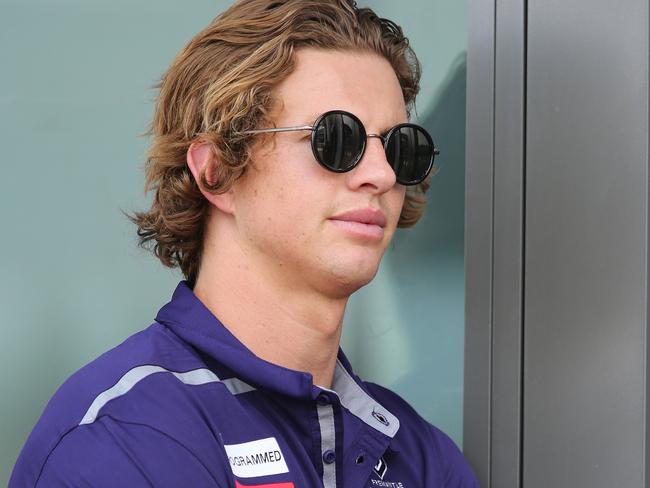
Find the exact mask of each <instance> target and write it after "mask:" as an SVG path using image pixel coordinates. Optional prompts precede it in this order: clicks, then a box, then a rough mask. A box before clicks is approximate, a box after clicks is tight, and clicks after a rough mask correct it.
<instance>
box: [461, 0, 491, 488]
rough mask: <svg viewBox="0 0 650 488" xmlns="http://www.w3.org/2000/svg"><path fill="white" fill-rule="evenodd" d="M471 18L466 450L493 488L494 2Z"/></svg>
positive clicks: (476, 1)
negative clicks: (491, 430) (491, 411)
mask: <svg viewBox="0 0 650 488" xmlns="http://www.w3.org/2000/svg"><path fill="white" fill-rule="evenodd" d="M468 15H469V18H468V32H469V39H468V49H467V125H466V165H467V167H466V173H465V202H466V204H465V387H464V416H463V417H464V419H463V450H464V452H465V456H466V457H467V459H468V461H469V463H470V464H471V466H472V467H473V468H474V471H475V472H476V475H477V477H478V479H479V482H480V483H481V486H482V487H483V488H489V478H490V377H491V357H490V352H491V349H490V343H491V340H492V333H491V329H492V321H491V315H492V312H491V310H492V309H491V303H492V298H491V295H492V176H493V132H492V131H493V122H494V112H493V101H494V100H493V94H494V91H493V90H494V84H493V82H494V0H470V1H469V12H468Z"/></svg>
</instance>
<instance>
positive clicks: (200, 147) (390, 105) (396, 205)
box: [10, 0, 477, 488]
mask: <svg viewBox="0 0 650 488" xmlns="http://www.w3.org/2000/svg"><path fill="white" fill-rule="evenodd" d="M418 81H419V67H418V64H417V60H416V59H415V57H414V55H413V54H412V51H411V50H410V48H409V47H408V42H407V41H406V39H405V38H404V37H403V35H402V33H401V29H399V28H398V27H397V26H396V25H395V24H393V23H391V22H389V21H385V20H381V19H379V18H377V17H376V15H374V13H373V12H372V11H370V10H368V9H357V8H356V7H355V6H354V5H353V4H352V3H350V2H349V1H347V0H326V1H324V0H286V1H278V2H270V1H268V0H244V1H240V2H238V3H236V4H235V5H234V6H233V7H231V8H230V9H229V10H228V11H226V12H225V13H224V14H222V15H221V16H220V17H218V18H217V19H215V21H213V23H212V24H211V25H210V26H208V28H206V29H205V30H204V31H203V32H201V33H199V34H198V35H197V36H196V37H195V38H194V39H193V40H192V41H191V42H190V44H189V45H188V46H187V47H186V48H185V49H184V50H183V51H182V52H181V53H180V54H179V56H178V57H177V58H176V60H175V61H174V62H173V64H172V66H171V67H170V69H169V70H168V72H167V73H166V74H165V76H164V77H163V80H162V82H161V86H160V96H159V99H158V103H157V107H156V113H155V117H154V123H153V130H152V132H153V136H154V140H153V145H152V149H151V151H150V155H149V160H148V167H147V184H148V186H149V187H150V188H155V190H156V195H155V199H154V202H153V205H152V208H151V209H150V210H149V211H148V212H144V213H139V214H136V215H135V216H134V217H133V220H134V221H135V222H136V223H137V224H138V226H139V230H138V233H139V235H140V236H141V241H142V243H147V242H151V243H154V250H155V253H156V255H157V256H158V257H159V258H160V259H161V261H162V262H163V263H164V264H167V265H170V266H173V265H178V266H180V267H181V269H182V271H183V273H184V275H185V277H186V280H185V281H183V282H181V283H180V284H179V285H178V287H177V289H176V291H175V292H174V295H173V298H172V300H171V301H170V302H169V303H168V304H167V305H165V306H164V307H163V308H162V309H161V310H160V311H159V313H158V315H157V317H156V321H155V323H154V324H153V325H151V326H150V327H149V328H147V329H146V330H144V331H142V332H140V333H138V334H135V335H134V336H132V337H130V338H129V339H127V340H126V341H125V342H124V343H122V344H120V345H119V346H117V347H116V348H115V349H112V350H111V351H109V352H107V353H106V354H104V355H102V356H101V357H99V358H98V359H97V360H95V361H93V362H92V363H90V364H89V365H87V366H86V367H84V368H83V369H81V370H80V371H79V372H77V373H76V374H75V375H73V376H72V377H71V378H70V379H69V380H68V381H66V383H64V385H63V386H62V387H61V388H60V389H59V391H58V392H57V393H56V394H55V396H54V398H53V399H52V400H51V402H50V403H49V404H48V406H47V408H46V410H45V412H44V414H43V416H42V417H41V419H40V421H39V423H38V424H37V426H36V427H35V429H34V431H33V432H32V434H31V435H30V438H29V439H28V441H27V444H26V446H25V447H24V449H23V451H22V453H21V455H20V457H19V459H18V462H17V464H16V467H15V469H14V472H13V475H12V479H11V481H10V485H11V486H35V485H38V486H217V487H222V488H226V487H237V488H239V487H248V486H256V487H275V488H289V487H300V488H305V487H308V488H312V487H319V486H322V487H325V488H332V487H346V488H347V487H350V488H352V487H372V486H378V487H454V488H456V487H474V486H477V483H476V480H475V478H474V476H473V474H472V472H471V470H470V469H469V467H468V466H467V464H466V462H465V460H464V459H463V457H462V454H461V453H460V451H459V450H458V448H457V447H456V446H455V445H454V444H453V442H452V441H451V440H450V439H449V438H448V437H447V436H445V435H444V434H443V433H442V432H440V431H439V430H437V429H436V428H434V427H433V426H431V425H429V424H428V423H427V422H425V421H424V420H423V419H422V418H421V417H420V416H418V415H417V413H415V411H413V410H412V408H411V407H409V405H408V404H406V402H404V400H402V399H401V398H399V397H398V396H397V395H395V394H394V393H392V392H390V391H388V390H386V389H384V388H382V387H379V386H377V385H373V384H370V383H364V382H362V381H361V380H359V379H358V378H357V377H355V375H354V373H353V372H352V369H351V366H350V364H349V363H348V361H347V359H346V358H345V356H344V355H343V353H342V352H340V351H339V339H340V335H341V324H342V322H343V314H344V311H345V306H346V303H347V300H348V298H349V296H350V295H351V294H352V293H353V292H355V291H356V290H358V289H359V288H360V287H362V286H364V285H365V284H367V283H368V282H370V281H371V280H372V278H373V277H374V276H375V274H376V272H377V269H378V266H379V263H380V260H381V257H382V255H383V253H384V251H385V249H386V247H387V246H388V244H389V242H390V240H391V238H392V236H393V233H394V231H395V229H396V227H397V226H398V224H399V225H403V226H407V225H412V224H413V223H414V222H415V221H417V218H418V217H419V215H420V214H421V211H422V208H421V206H422V203H423V200H422V198H421V193H422V191H423V190H425V189H426V185H427V184H428V183H427V181H428V180H427V178H428V176H429V173H430V171H431V167H432V163H433V158H434V152H435V149H434V147H433V143H432V142H431V138H430V136H429V135H428V134H427V133H426V131H425V130H424V129H422V128H420V127H418V126H415V125H413V124H409V123H408V108H410V107H411V106H412V104H413V102H414V98H415V94H416V93H417V89H418ZM407 188H408V190H407Z"/></svg>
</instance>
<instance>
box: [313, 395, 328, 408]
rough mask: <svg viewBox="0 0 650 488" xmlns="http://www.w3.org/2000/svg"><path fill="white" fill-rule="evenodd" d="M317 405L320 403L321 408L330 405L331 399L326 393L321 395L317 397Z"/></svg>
mask: <svg viewBox="0 0 650 488" xmlns="http://www.w3.org/2000/svg"><path fill="white" fill-rule="evenodd" d="M316 403H318V404H319V405H321V406H325V405H329V404H330V399H329V397H328V396H327V395H326V394H325V393H321V394H320V395H318V396H317V397H316Z"/></svg>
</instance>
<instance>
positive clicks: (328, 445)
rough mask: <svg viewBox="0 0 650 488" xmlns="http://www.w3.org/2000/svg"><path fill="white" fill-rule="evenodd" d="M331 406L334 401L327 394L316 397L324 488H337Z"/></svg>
mask: <svg viewBox="0 0 650 488" xmlns="http://www.w3.org/2000/svg"><path fill="white" fill-rule="evenodd" d="M331 404H332V399H331V398H330V397H329V396H328V395H327V394H326V393H320V394H319V395H318V397H316V410H317V412H318V425H319V427H320V438H321V455H322V459H323V487H324V488H336V451H335V449H336V430H335V426H334V408H333V407H332V405H331Z"/></svg>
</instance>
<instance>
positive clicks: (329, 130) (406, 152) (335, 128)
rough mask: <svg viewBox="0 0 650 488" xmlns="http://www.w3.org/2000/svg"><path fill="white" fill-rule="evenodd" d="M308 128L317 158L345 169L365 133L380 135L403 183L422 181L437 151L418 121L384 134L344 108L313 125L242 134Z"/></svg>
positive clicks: (359, 151)
mask: <svg viewBox="0 0 650 488" xmlns="http://www.w3.org/2000/svg"><path fill="white" fill-rule="evenodd" d="M299 130H310V131H311V149H312V151H313V153H314V157H315V158H316V160H317V161H318V162H319V163H320V164H321V165H322V166H323V167H325V168H326V169H328V170H330V171H334V172H336V173H344V172H346V171H350V170H351V169H353V168H354V167H355V166H356V165H357V164H359V161H361V158H362V157H363V153H364V152H365V150H366V141H367V138H368V137H377V138H378V139H381V141H382V143H383V145H384V151H385V153H386V159H387V160H388V163H389V164H390V165H391V167H392V168H393V171H395V175H396V177H397V182H398V183H400V184H402V185H409V186H410V185H417V184H418V183H421V182H422V181H423V180H424V179H425V178H426V177H427V175H428V174H429V173H430V172H431V169H432V168H433V161H434V158H435V156H436V154H440V151H439V150H438V149H437V148H436V147H435V146H434V145H433V140H432V139H431V136H430V135H429V133H428V132H427V131H426V130H425V129H424V127H420V126H419V125H415V124H410V123H403V124H397V125H396V126H395V127H392V128H391V129H389V130H388V131H387V132H386V133H385V134H367V133H366V129H365V127H364V126H363V124H362V123H361V121H360V120H359V118H358V117H357V116H356V115H354V114H351V113H350V112H346V111H344V110H331V111H329V112H325V113H324V114H322V115H320V116H319V117H318V118H317V119H316V121H315V122H314V125H301V126H295V127H274V128H268V129H252V130H247V131H244V132H243V133H244V134H259V133H264V132H291V131H299Z"/></svg>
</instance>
